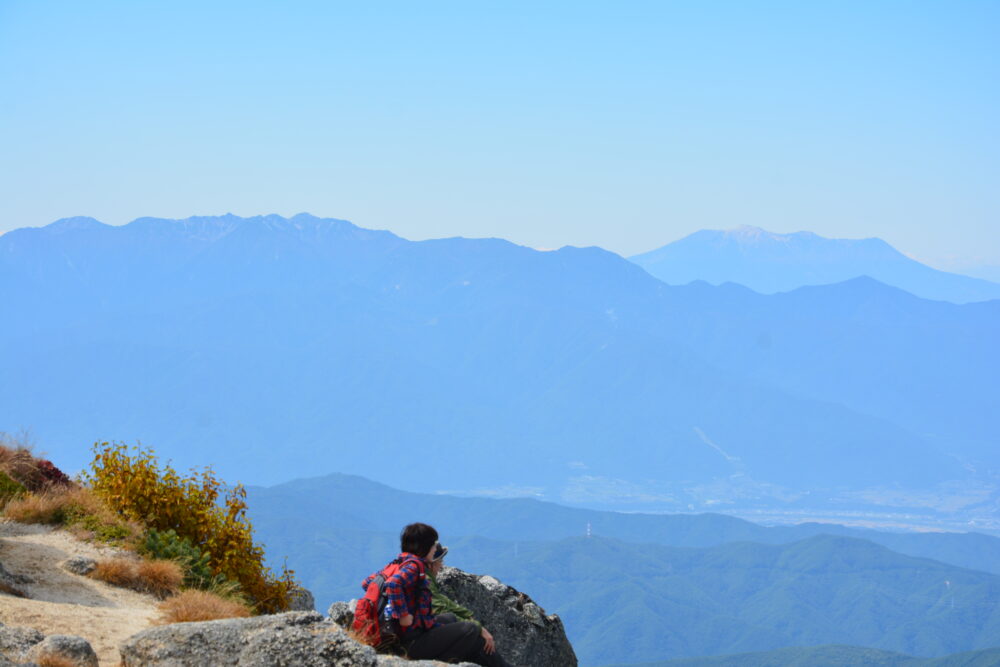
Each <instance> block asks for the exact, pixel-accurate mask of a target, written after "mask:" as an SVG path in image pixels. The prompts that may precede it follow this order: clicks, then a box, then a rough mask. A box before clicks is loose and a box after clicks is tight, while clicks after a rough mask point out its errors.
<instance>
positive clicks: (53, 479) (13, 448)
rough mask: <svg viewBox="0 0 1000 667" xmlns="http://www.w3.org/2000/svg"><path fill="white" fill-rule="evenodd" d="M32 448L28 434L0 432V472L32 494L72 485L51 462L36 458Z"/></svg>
mask: <svg viewBox="0 0 1000 667" xmlns="http://www.w3.org/2000/svg"><path fill="white" fill-rule="evenodd" d="M32 447H33V443H32V438H31V435H30V434H29V433H27V432H22V433H20V434H17V435H11V434H9V433H5V432H2V431H0V471H2V472H4V473H6V474H7V475H8V476H10V477H11V478H12V479H13V480H14V481H16V482H18V483H19V484H21V485H22V486H24V487H25V488H26V489H27V490H28V491H32V492H36V491H43V490H45V489H47V488H50V487H53V486H67V485H69V484H72V481H71V480H70V478H69V477H67V476H66V474H65V473H64V472H63V471H62V470H60V469H59V468H57V467H56V466H55V465H53V463H52V461H49V460H47V459H41V458H36V457H35V455H34V454H32V453H31V450H32Z"/></svg>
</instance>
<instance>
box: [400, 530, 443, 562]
mask: <svg viewBox="0 0 1000 667" xmlns="http://www.w3.org/2000/svg"><path fill="white" fill-rule="evenodd" d="M437 539H438V532H437V531H436V530H434V527H433V526H428V525H427V524H426V523H411V524H410V525H409V526H407V527H406V528H404V529H403V532H401V533H400V534H399V550H400V551H405V552H407V553H411V554H415V555H417V556H420V557H421V558H423V557H424V556H425V555H427V552H428V551H430V550H431V547H432V546H434V543H435V542H437Z"/></svg>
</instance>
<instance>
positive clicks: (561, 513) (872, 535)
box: [249, 474, 1000, 586]
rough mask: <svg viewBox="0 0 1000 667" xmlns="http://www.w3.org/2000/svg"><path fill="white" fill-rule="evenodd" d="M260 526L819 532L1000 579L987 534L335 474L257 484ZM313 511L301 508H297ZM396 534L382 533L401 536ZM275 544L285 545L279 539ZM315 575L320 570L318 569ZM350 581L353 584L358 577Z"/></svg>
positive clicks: (310, 535)
mask: <svg viewBox="0 0 1000 667" xmlns="http://www.w3.org/2000/svg"><path fill="white" fill-rule="evenodd" d="M249 496H250V499H251V502H250V506H251V512H252V515H253V518H254V523H255V525H256V526H257V527H258V531H259V532H260V534H261V535H262V536H264V538H265V540H266V541H267V542H268V543H271V542H272V540H274V539H279V540H280V546H278V548H277V553H285V554H287V553H295V554H308V553H311V552H313V551H316V549H315V548H314V547H313V544H314V540H315V536H316V535H317V534H320V533H330V534H335V533H339V532H349V531H353V532H355V533H366V534H378V535H380V536H382V535H388V536H394V535H395V533H396V532H398V530H399V527H400V526H401V525H403V524H405V523H407V522H410V521H417V520H422V521H426V522H428V523H431V524H432V525H434V526H436V527H437V528H438V529H439V531H440V532H441V534H442V535H445V536H475V535H483V536H489V537H491V538H493V539H497V540H506V541H518V540H526V541H535V542H538V541H546V540H556V539H563V538H569V537H577V536H581V535H584V534H585V533H586V531H587V528H588V526H589V528H590V530H591V532H592V534H594V535H598V536H601V537H607V538H611V539H617V540H622V541H626V542H636V543H640V542H641V543H655V544H661V545H664V546H674V547H698V548H701V547H711V546H718V545H720V544H725V543H728V542H758V543H762V544H787V543H790V542H796V541H799V540H802V539H805V538H808V537H813V536H816V535H824V534H826V535H840V536H844V537H853V538H857V539H865V540H868V541H871V542H874V543H876V544H880V545H882V546H885V547H888V548H890V549H892V550H893V551H896V552H898V553H901V554H904V555H909V556H914V557H922V558H931V559H934V560H938V561H941V562H945V563H950V564H952V565H956V566H958V567H962V568H966V569H972V570H981V571H984V572H990V573H992V574H997V575H1000V538H998V537H994V536H990V535H983V534H980V533H945V532H941V533H932V532H885V531H875V530H868V529H861V528H849V527H846V526H842V525H837V524H821V523H802V524H798V525H795V526H771V527H767V526H761V525H759V524H755V523H751V522H749V521H744V520H743V519H739V518H736V517H732V516H726V515H724V514H714V513H703V514H640V513H622V512H608V511H599V510H590V509H580V508H572V507H564V506H562V505H557V504H555V503H550V502H544V501H541V500H534V499H528V498H507V499H497V498H461V497H456V496H451V495H445V494H426V493H413V492H409V491H402V490H399V489H395V488H391V487H389V486H386V485H384V484H380V483H378V482H373V481H370V480H368V479H365V478H362V477H357V476H353V475H343V474H332V475H325V476H323V477H314V478H308V479H299V480H295V481H292V482H286V483H283V484H278V485H276V486H272V487H266V488H265V487H250V488H249ZM306 504H308V506H310V507H312V508H313V509H314V511H313V512H311V513H309V514H305V515H303V514H301V513H298V512H297V511H296V508H299V507H302V506H304V505H306ZM393 539H394V537H389V538H383V537H379V540H380V541H381V542H385V541H388V542H389V543H391V542H392V540H393ZM275 544H276V545H277V544H278V543H275ZM310 575H311V573H310ZM342 581H346V582H347V585H349V586H353V585H354V584H353V579H352V578H350V577H349V576H348V577H347V579H345V580H342Z"/></svg>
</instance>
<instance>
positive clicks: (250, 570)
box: [86, 442, 296, 613]
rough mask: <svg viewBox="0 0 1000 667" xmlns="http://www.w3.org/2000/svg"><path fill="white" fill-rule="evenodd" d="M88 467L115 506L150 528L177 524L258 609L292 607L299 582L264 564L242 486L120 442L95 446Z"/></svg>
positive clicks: (91, 480)
mask: <svg viewBox="0 0 1000 667" xmlns="http://www.w3.org/2000/svg"><path fill="white" fill-rule="evenodd" d="M91 470H92V472H91V473H90V474H88V475H87V476H86V479H87V481H88V482H89V484H90V487H91V488H92V489H93V491H94V492H95V493H96V494H97V495H99V496H100V497H101V499H103V500H104V501H105V502H106V503H108V505H110V506H111V508H112V509H114V510H115V511H116V512H118V513H119V514H121V515H122V516H123V517H125V518H127V519H131V520H134V521H138V522H141V523H143V524H145V525H146V526H147V527H148V528H152V529H155V530H158V531H167V530H173V531H174V532H175V533H176V534H177V535H178V536H179V537H181V538H185V539H187V540H189V541H190V543H191V545H193V546H195V547H196V548H197V549H198V550H199V551H200V552H201V554H202V555H204V554H205V553H207V554H209V558H208V561H207V565H208V567H209V569H210V570H211V573H212V576H213V577H214V576H217V575H221V576H222V577H224V578H225V579H228V580H230V581H233V582H236V583H238V584H239V586H240V589H241V591H242V593H243V594H244V595H245V596H246V597H247V598H248V599H249V600H250V601H251V603H252V604H253V606H254V608H255V609H256V610H257V611H259V612H262V613H272V612H276V611H283V610H285V609H287V608H288V592H289V591H290V590H291V588H292V587H293V586H295V585H296V584H295V579H294V576H293V572H291V571H290V570H288V569H284V570H283V571H282V573H281V575H280V576H275V575H274V574H273V573H272V572H271V570H270V569H269V568H268V567H267V566H266V565H265V564H264V548H263V547H262V546H261V545H259V544H256V543H255V542H254V540H253V527H252V525H251V524H250V520H249V519H248V518H247V516H246V510H247V505H246V490H245V489H244V488H243V486H242V485H236V486H234V487H230V488H226V487H225V486H224V485H223V483H222V482H221V481H219V480H218V479H216V478H215V475H214V474H213V472H212V470H211V469H205V470H204V471H202V472H201V473H195V472H192V473H191V474H190V475H188V476H182V475H180V474H178V473H177V472H176V471H175V470H174V469H173V468H172V467H170V466H169V465H165V466H163V467H162V468H161V467H160V464H159V463H158V462H157V460H156V456H155V455H154V453H153V451H152V450H149V449H142V448H136V449H135V452H134V454H130V453H129V449H128V447H126V446H125V445H123V444H118V443H115V444H112V443H106V442H105V443H98V444H96V445H95V446H94V460H93V462H92V464H91ZM223 492H224V493H223ZM220 496H222V497H221V498H220ZM220 500H221V503H220V502H219V501H220Z"/></svg>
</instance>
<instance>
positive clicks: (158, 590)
mask: <svg viewBox="0 0 1000 667" xmlns="http://www.w3.org/2000/svg"><path fill="white" fill-rule="evenodd" d="M88 576H90V577H92V578H94V579H99V580H100V581H103V582H106V583H109V584H111V585H112V586H119V587H121V588H130V589H132V590H133V591H139V592H140V593H149V594H151V595H155V596H156V597H158V598H165V597H167V596H168V595H173V594H174V593H176V592H177V591H178V590H180V587H181V583H182V582H183V581H184V571H183V570H182V569H181V566H180V565H178V564H177V563H175V562H174V561H172V560H141V561H136V560H132V559H129V558H109V559H107V560H101V561H98V562H97V567H96V568H94V571H93V572H91V573H90V574H89V575H88Z"/></svg>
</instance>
